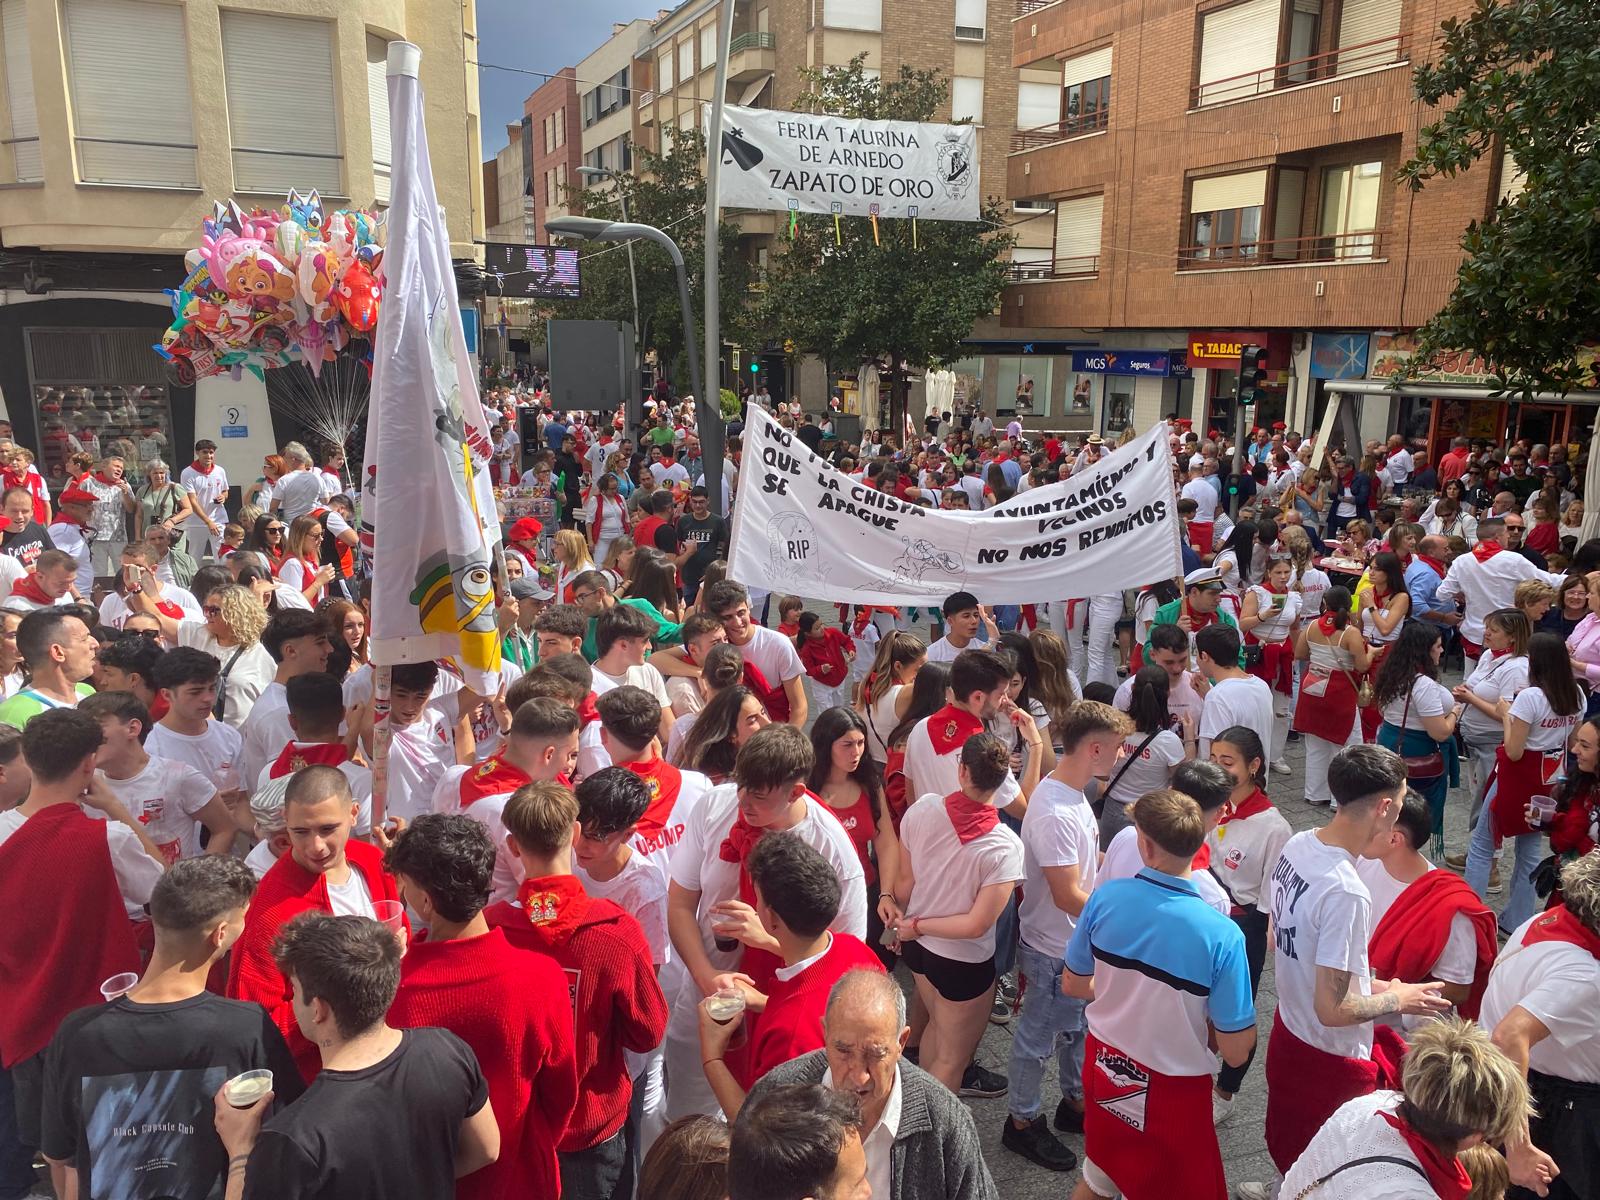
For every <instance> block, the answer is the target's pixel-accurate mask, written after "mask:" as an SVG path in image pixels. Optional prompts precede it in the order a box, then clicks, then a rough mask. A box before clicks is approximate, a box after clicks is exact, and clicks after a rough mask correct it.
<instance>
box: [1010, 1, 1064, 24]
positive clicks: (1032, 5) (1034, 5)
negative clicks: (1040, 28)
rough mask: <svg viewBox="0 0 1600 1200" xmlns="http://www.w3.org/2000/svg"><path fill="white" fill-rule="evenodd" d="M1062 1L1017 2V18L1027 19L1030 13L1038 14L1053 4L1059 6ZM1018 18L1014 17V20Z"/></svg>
mask: <svg viewBox="0 0 1600 1200" xmlns="http://www.w3.org/2000/svg"><path fill="white" fill-rule="evenodd" d="M1059 3H1061V0H1017V16H1018V17H1025V16H1027V15H1028V14H1029V13H1036V12H1038V11H1039V10H1040V9H1041V8H1049V7H1050V6H1051V5H1052V4H1059ZM1015 19H1016V18H1015V17H1013V18H1012V20H1015Z"/></svg>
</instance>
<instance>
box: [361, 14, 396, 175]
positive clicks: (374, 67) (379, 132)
mask: <svg viewBox="0 0 1600 1200" xmlns="http://www.w3.org/2000/svg"><path fill="white" fill-rule="evenodd" d="M367 110H368V112H369V113H370V114H371V117H370V119H371V121H372V193H373V195H372V198H373V200H374V201H376V202H377V203H378V204H387V203H389V192H390V185H389V176H390V167H391V165H392V162H393V152H392V151H391V149H390V145H391V143H390V140H389V43H388V42H386V41H385V40H384V39H383V38H381V37H379V36H378V35H377V34H375V33H369V34H367Z"/></svg>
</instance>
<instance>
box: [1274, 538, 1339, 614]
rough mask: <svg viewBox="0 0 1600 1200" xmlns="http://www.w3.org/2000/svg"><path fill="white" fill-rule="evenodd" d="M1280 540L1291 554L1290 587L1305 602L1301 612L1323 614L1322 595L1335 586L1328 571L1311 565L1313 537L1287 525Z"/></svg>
mask: <svg viewBox="0 0 1600 1200" xmlns="http://www.w3.org/2000/svg"><path fill="white" fill-rule="evenodd" d="M1278 540H1279V541H1280V542H1282V543H1283V548H1284V549H1285V550H1287V551H1288V552H1289V563H1290V565H1291V566H1292V567H1293V570H1292V572H1291V573H1290V579H1289V586H1290V587H1291V588H1292V589H1294V590H1295V591H1297V592H1299V593H1300V595H1301V596H1302V597H1304V600H1305V603H1304V606H1303V607H1302V609H1301V611H1302V612H1307V613H1313V612H1321V611H1322V593H1323V592H1325V591H1327V590H1328V589H1329V588H1330V587H1332V586H1333V580H1331V579H1329V578H1328V573H1327V572H1326V571H1324V570H1322V569H1321V568H1320V567H1314V566H1312V565H1311V535H1310V534H1308V533H1307V532H1306V531H1305V530H1304V529H1302V528H1301V527H1300V526H1299V525H1285V526H1284V528H1283V532H1281V533H1280V534H1278Z"/></svg>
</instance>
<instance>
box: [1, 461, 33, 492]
mask: <svg viewBox="0 0 1600 1200" xmlns="http://www.w3.org/2000/svg"><path fill="white" fill-rule="evenodd" d="M3 475H4V478H5V481H6V486H7V487H8V488H14V487H19V488H28V473H27V472H26V471H23V472H22V473H21V474H18V473H17V472H16V471H13V470H12V469H11V468H10V467H7V468H6V469H5V471H4V472H3ZM28 492H29V494H30V495H31V494H32V492H33V489H32V488H28Z"/></svg>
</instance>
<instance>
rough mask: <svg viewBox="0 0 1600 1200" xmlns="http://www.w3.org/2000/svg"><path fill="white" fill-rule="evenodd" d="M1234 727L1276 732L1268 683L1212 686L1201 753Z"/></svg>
mask: <svg viewBox="0 0 1600 1200" xmlns="http://www.w3.org/2000/svg"><path fill="white" fill-rule="evenodd" d="M1447 694H1448V693H1447ZM1234 725H1243V726H1244V727H1245V728H1246V729H1254V730H1255V731H1256V732H1257V733H1266V732H1269V731H1270V730H1271V729H1272V689H1271V688H1270V687H1268V686H1267V683H1266V681H1265V680H1263V679H1257V678H1256V677H1255V676H1254V675H1246V676H1244V677H1242V678H1239V679H1219V680H1218V681H1217V682H1216V683H1214V684H1212V685H1211V687H1210V689H1209V690H1207V692H1206V695H1205V703H1204V707H1202V709H1201V710H1200V750H1201V752H1202V753H1203V752H1205V751H1206V750H1207V748H1208V747H1209V744H1210V742H1211V739H1212V738H1215V737H1216V736H1218V735H1219V734H1220V733H1221V732H1222V731H1223V730H1224V729H1228V728H1230V727H1231V726H1234Z"/></svg>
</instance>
